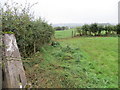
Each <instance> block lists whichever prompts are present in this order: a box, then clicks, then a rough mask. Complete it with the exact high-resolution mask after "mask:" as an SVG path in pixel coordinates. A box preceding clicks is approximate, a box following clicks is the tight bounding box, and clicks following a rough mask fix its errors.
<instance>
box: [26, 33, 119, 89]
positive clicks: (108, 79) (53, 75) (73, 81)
mask: <svg viewBox="0 0 120 90" xmlns="http://www.w3.org/2000/svg"><path fill="white" fill-rule="evenodd" d="M66 32H67V31H66ZM58 42H59V43H60V45H58V46H56V47H53V46H45V47H43V48H42V49H41V52H38V53H36V54H35V55H34V56H32V60H31V61H30V62H26V63H24V65H25V68H26V75H27V78H28V80H29V81H30V82H31V83H32V86H33V87H39V88H46V87H47V88H117V87H118V38H117V37H91V38H90V37H81V38H71V39H61V40H59V41H58Z"/></svg>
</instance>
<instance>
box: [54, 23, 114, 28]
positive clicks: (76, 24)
mask: <svg viewBox="0 0 120 90" xmlns="http://www.w3.org/2000/svg"><path fill="white" fill-rule="evenodd" d="M98 24H99V25H115V24H110V23H98ZM82 25H84V23H60V24H53V25H52V26H53V27H62V26H67V27H69V28H74V27H78V26H82Z"/></svg>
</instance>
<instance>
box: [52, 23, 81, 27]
mask: <svg viewBox="0 0 120 90" xmlns="http://www.w3.org/2000/svg"><path fill="white" fill-rule="evenodd" d="M82 25H83V24H81V23H61V24H53V25H52V26H53V27H58V26H59V27H62V26H67V27H71V28H73V27H78V26H82Z"/></svg>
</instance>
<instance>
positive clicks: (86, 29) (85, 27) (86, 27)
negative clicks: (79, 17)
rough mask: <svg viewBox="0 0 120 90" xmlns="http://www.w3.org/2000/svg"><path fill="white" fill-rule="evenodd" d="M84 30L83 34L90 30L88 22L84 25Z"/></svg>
mask: <svg viewBox="0 0 120 90" xmlns="http://www.w3.org/2000/svg"><path fill="white" fill-rule="evenodd" d="M82 31H83V35H87V34H88V31H90V26H89V25H88V24H85V25H83V26H82Z"/></svg>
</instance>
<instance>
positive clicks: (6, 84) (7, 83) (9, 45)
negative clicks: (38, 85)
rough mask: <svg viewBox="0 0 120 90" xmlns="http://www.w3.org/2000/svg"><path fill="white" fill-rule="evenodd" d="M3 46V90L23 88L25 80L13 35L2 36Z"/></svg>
mask: <svg viewBox="0 0 120 90" xmlns="http://www.w3.org/2000/svg"><path fill="white" fill-rule="evenodd" d="M3 45H4V50H3V52H4V53H3V56H4V58H3V63H4V66H3V75H4V77H3V88H21V87H22V88H24V87H25V85H26V84H27V80H26V76H25V71H24V69H23V64H22V61H21V56H20V53H19V49H18V46H17V43H16V38H15V36H14V34H4V35H3Z"/></svg>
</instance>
